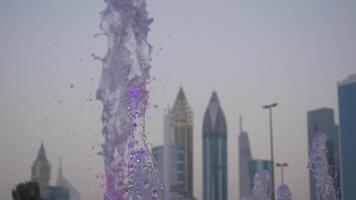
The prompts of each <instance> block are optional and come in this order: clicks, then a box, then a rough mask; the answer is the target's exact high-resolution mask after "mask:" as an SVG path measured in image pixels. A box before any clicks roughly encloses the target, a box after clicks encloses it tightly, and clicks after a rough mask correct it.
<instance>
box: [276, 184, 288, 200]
mask: <svg viewBox="0 0 356 200" xmlns="http://www.w3.org/2000/svg"><path fill="white" fill-rule="evenodd" d="M277 200H292V193H291V192H290V190H289V187H288V186H287V185H286V184H282V185H280V186H279V187H278V189H277Z"/></svg>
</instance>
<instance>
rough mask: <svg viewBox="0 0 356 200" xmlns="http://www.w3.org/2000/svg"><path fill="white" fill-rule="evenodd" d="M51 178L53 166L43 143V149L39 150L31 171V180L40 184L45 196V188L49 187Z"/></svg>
mask: <svg viewBox="0 0 356 200" xmlns="http://www.w3.org/2000/svg"><path fill="white" fill-rule="evenodd" d="M50 178H51V165H50V164H49V161H48V160H47V156H46V151H45V148H44V146H43V143H41V147H40V149H39V150H38V154H37V158H36V160H35V161H34V163H33V165H32V169H31V180H32V181H35V182H37V183H38V185H39V186H40V192H41V194H43V192H44V190H45V188H46V187H47V186H49V181H50Z"/></svg>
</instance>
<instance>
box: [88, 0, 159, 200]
mask: <svg viewBox="0 0 356 200" xmlns="http://www.w3.org/2000/svg"><path fill="white" fill-rule="evenodd" d="M104 1H105V3H106V8H105V9H104V10H103V11H102V13H101V16H102V22H101V24H100V28H101V30H102V31H103V33H102V34H100V35H105V36H106V37H107V41H108V50H107V53H106V55H105V57H104V58H99V57H97V56H93V57H94V58H96V59H100V60H101V61H102V65H103V67H102V74H101V80H100V83H99V87H98V89H97V94H96V98H97V99H98V100H100V101H101V102H102V104H103V111H102V124H103V129H102V135H103V136H104V143H103V144H102V151H101V152H100V153H99V154H100V155H101V156H102V157H103V159H104V165H105V178H106V180H105V181H106V182H105V187H104V188H105V192H104V199H105V200H122V199H132V200H136V199H159V196H160V195H162V191H163V185H162V181H161V179H160V178H159V175H158V171H157V170H156V169H155V168H154V166H153V162H152V159H153V157H152V153H151V152H150V150H149V148H148V146H147V141H146V135H145V112H146V108H147V106H148V95H149V92H148V91H147V89H146V84H147V82H148V79H149V71H150V68H151V66H150V60H151V59H150V55H151V51H152V47H151V45H150V44H149V43H148V41H147V35H148V31H149V25H150V24H151V23H152V19H151V18H149V17H148V13H147V10H146V2H145V0H104Z"/></svg>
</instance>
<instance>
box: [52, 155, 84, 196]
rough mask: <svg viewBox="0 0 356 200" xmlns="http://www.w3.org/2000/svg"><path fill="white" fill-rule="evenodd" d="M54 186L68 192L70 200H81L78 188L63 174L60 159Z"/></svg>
mask: <svg viewBox="0 0 356 200" xmlns="http://www.w3.org/2000/svg"><path fill="white" fill-rule="evenodd" d="M56 186H57V187H62V188H64V189H66V190H67V191H68V192H69V196H70V200H81V198H80V193H79V192H78V190H77V189H76V188H75V187H74V186H73V185H72V184H71V183H70V182H69V181H68V180H67V179H66V178H65V177H64V175H63V168H62V159H60V162H59V170H58V176H57V182H56Z"/></svg>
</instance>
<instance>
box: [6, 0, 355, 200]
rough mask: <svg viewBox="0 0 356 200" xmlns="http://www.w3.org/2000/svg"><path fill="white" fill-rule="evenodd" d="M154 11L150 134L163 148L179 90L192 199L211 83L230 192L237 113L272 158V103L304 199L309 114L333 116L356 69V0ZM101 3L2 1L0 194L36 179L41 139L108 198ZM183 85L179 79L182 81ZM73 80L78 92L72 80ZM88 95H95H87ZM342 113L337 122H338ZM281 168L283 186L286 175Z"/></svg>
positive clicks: (161, 4)
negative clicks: (100, 89) (98, 96)
mask: <svg viewBox="0 0 356 200" xmlns="http://www.w3.org/2000/svg"><path fill="white" fill-rule="evenodd" d="M148 4H149V7H148V10H149V12H150V15H151V16H152V17H154V20H155V21H154V23H153V25H152V26H151V29H152V31H151V32H150V37H149V40H150V42H151V43H152V45H153V46H154V48H155V51H154V54H153V56H152V57H153V63H152V65H153V68H152V71H151V74H152V77H156V78H157V80H156V81H153V82H152V83H151V84H150V85H149V87H150V89H151V99H150V101H151V103H152V104H157V105H158V108H152V109H150V110H149V112H148V123H147V124H148V133H147V134H148V136H149V139H150V140H151V141H152V143H153V144H154V145H158V144H161V143H162V129H163V124H162V121H163V113H164V108H166V107H167V106H168V105H172V104H173V102H174V99H175V97H176V94H177V92H178V88H179V86H180V85H182V86H183V87H184V90H185V92H186V96H187V98H188V101H189V103H190V105H191V107H192V108H193V110H194V152H195V155H194V156H195V159H194V160H195V163H194V167H195V171H194V173H195V176H194V178H195V184H194V185H195V188H194V192H195V195H196V196H197V197H198V198H199V199H200V198H201V197H202V195H201V191H202V186H201V185H202V184H201V182H202V177H201V174H202V167H201V161H202V159H201V155H202V146H201V137H202V133H201V127H202V118H203V114H204V111H205V109H206V106H207V104H208V101H209V98H210V95H211V92H212V91H213V90H216V91H217V92H218V96H219V98H220V102H221V104H222V108H223V109H224V111H225V116H226V118H227V125H228V131H229V132H228V140H229V141H228V145H229V147H228V149H229V152H228V153H229V155H228V158H229V197H230V199H231V200H233V199H237V198H238V189H237V188H238V181H237V178H238V177H237V171H238V168H237V134H238V115H239V114H243V116H244V128H245V130H246V131H248V132H249V136H250V141H251V146H252V153H253V157H254V158H269V135H268V113H267V112H266V111H264V110H262V109H261V106H262V105H263V104H266V103H271V102H279V103H280V106H279V107H277V108H276V109H275V112H274V119H275V121H274V122H275V158H276V161H280V162H282V161H283V162H289V163H290V167H288V168H287V170H286V183H287V184H289V185H290V187H291V190H292V193H293V197H294V199H297V200H302V199H308V198H309V195H308V178H307V177H308V176H307V169H306V164H307V141H306V139H307V127H306V111H308V110H311V109H316V108H319V107H325V106H327V107H331V108H335V109H336V114H337V113H338V112H337V81H340V80H342V79H344V78H345V77H346V76H347V75H349V74H351V73H355V72H356V55H355V52H356V39H355V35H356V28H355V20H356V12H355V10H356V2H355V1H327V0H319V1H309V0H298V1H293V2H292V1H253V0H246V1H238V0H220V1H216V0H193V1H192V0H179V1H170V0H149V1H148ZM103 8H104V3H103V2H102V1H101V0H61V1H51V0H46V1H45V0H0V91H1V93H0V136H1V137H0V160H1V162H0V199H4V200H7V199H8V200H9V199H11V188H13V187H14V186H15V184H17V183H19V182H21V181H25V180H28V179H29V178H30V167H31V165H32V162H33V161H34V159H35V158H36V155H37V151H38V148H39V146H40V143H41V141H43V142H44V144H45V148H46V151H47V156H48V158H49V160H50V162H51V164H52V182H54V180H55V179H56V173H57V169H58V159H59V157H60V156H62V157H63V162H64V175H65V176H67V177H68V179H70V180H71V181H72V183H73V184H75V185H76V186H77V188H78V189H79V190H80V192H81V194H82V199H85V200H97V199H102V198H101V195H102V194H101V193H102V190H101V189H100V184H101V183H102V181H100V180H97V179H96V178H95V176H96V175H97V174H100V173H102V172H103V170H102V163H101V158H100V157H98V156H95V153H96V152H97V151H98V145H100V144H101V143H102V136H101V133H100V129H101V122H100V113H101V104H100V102H98V101H96V100H95V98H93V97H94V96H95V91H96V88H97V85H98V79H99V77H100V71H101V64H100V63H99V62H97V61H95V60H93V59H92V58H91V56H90V54H92V53H95V54H97V55H101V56H103V55H104V53H105V50H106V46H105V45H106V43H105V42H106V40H105V38H104V37H102V38H94V37H93V35H94V34H95V33H98V32H100V30H99V28H98V24H99V23H100V16H99V12H100V11H101V10H102V9H103ZM180 83H181V84H180ZM71 84H74V88H71V87H70V85H71ZM90 98H93V100H92V101H90V100H91V99H90ZM337 118H338V117H337ZM277 172H278V171H276V184H279V183H280V181H279V173H277Z"/></svg>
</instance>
